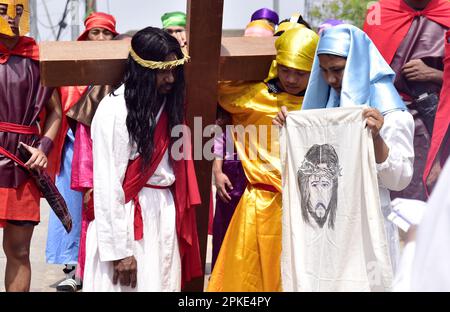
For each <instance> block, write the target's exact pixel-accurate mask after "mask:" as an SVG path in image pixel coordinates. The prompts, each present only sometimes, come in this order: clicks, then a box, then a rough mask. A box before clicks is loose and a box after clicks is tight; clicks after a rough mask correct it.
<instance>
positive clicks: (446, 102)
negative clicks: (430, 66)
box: [423, 31, 450, 193]
mask: <svg viewBox="0 0 450 312" xmlns="http://www.w3.org/2000/svg"><path fill="white" fill-rule="evenodd" d="M446 40H447V41H446V43H445V60H444V66H445V69H444V82H443V85H442V91H441V98H440V102H439V106H438V109H437V112H436V118H435V120H434V128H433V137H432V138H431V146H430V151H429V152H428V158H427V163H426V166H425V172H424V174H423V183H424V184H425V183H426V184H427V185H428V182H434V181H436V177H435V176H434V177H431V176H430V175H431V169H432V167H433V165H434V164H435V162H436V163H438V164H439V166H440V167H441V168H443V167H444V164H445V162H446V160H447V159H448V156H449V155H450V92H449V90H450V31H448V32H447V35H446ZM433 186H434V183H433ZM427 192H428V193H430V189H428V187H427Z"/></svg>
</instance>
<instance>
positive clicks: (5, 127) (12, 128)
mask: <svg viewBox="0 0 450 312" xmlns="http://www.w3.org/2000/svg"><path fill="white" fill-rule="evenodd" d="M0 132H11V133H20V134H29V135H33V134H34V135H39V129H38V127H37V126H24V125H19V124H13V123H9V122H1V121H0ZM0 154H1V155H3V156H5V157H8V158H9V159H11V160H12V161H14V162H16V163H17V164H18V165H19V166H21V167H23V168H24V169H26V170H27V171H28V167H26V166H25V164H24V163H23V162H22V161H21V160H20V159H19V158H18V157H17V156H16V155H14V154H13V153H11V152H10V151H8V150H6V149H4V148H3V147H1V146H0Z"/></svg>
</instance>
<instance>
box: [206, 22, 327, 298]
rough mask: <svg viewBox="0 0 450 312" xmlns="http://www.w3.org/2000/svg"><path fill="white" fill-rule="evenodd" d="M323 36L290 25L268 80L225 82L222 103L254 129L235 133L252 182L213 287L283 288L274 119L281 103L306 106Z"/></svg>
mask: <svg viewBox="0 0 450 312" xmlns="http://www.w3.org/2000/svg"><path fill="white" fill-rule="evenodd" d="M318 40H319V37H318V35H317V34H316V33H315V32H314V31H312V30H310V29H307V28H306V27H301V28H295V29H291V30H288V31H286V32H285V33H283V35H281V36H280V37H279V38H278V39H277V40H276V43H275V47H276V50H277V57H276V60H275V61H273V63H272V66H271V68H270V72H269V76H268V78H267V79H266V80H265V81H264V82H258V83H255V82H251V83H242V82H236V83H230V82H228V83H222V84H221V85H220V90H219V105H220V106H221V107H222V108H224V109H225V110H226V111H228V112H229V113H230V114H231V116H232V122H233V125H234V126H235V129H238V128H242V129H246V130H248V131H247V133H249V134H248V135H245V134H243V131H236V132H237V133H239V134H236V132H235V133H234V141H235V146H236V151H237V153H238V155H239V158H240V160H241V161H242V164H243V167H244V171H245V175H246V177H247V180H248V185H247V188H246V190H245V192H244V194H243V196H242V198H241V200H240V202H239V204H238V206H237V207H236V211H235V213H234V215H233V218H232V220H231V223H230V225H229V227H228V230H227V233H226V235H225V238H224V241H223V244H222V247H221V249H220V252H219V255H218V258H217V262H216V264H215V266H214V270H213V272H212V275H211V279H210V282H209V285H208V291H242V292H245V291H251V292H258V291H271V292H273V291H281V271H280V259H281V207H282V203H281V162H280V158H279V143H278V133H276V131H277V130H278V129H277V128H276V127H275V126H272V119H273V118H274V117H275V116H276V115H277V113H278V112H279V110H280V108H281V107H282V106H286V107H287V109H288V110H299V109H301V105H302V102H303V96H304V94H305V91H306V86H307V84H308V80H309V74H310V72H311V68H312V64H313V60H314V53H315V51H316V47H317V44H318ZM242 129H241V130H242ZM245 137H247V138H248V139H247V140H245V139H243V138H245ZM272 139H273V140H272Z"/></svg>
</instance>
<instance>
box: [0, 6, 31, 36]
mask: <svg viewBox="0 0 450 312" xmlns="http://www.w3.org/2000/svg"><path fill="white" fill-rule="evenodd" d="M0 4H5V5H7V6H8V9H7V12H6V15H8V16H9V17H10V18H12V19H14V18H16V15H17V14H16V13H17V11H16V7H17V6H22V7H23V13H22V16H21V17H20V23H19V31H20V35H21V36H23V35H25V34H27V33H28V32H30V6H29V4H28V0H0ZM0 34H3V35H7V36H10V37H13V36H15V34H14V33H13V31H12V29H11V27H10V26H9V24H8V21H7V20H6V19H5V18H3V17H0Z"/></svg>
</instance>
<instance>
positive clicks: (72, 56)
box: [40, 0, 276, 291]
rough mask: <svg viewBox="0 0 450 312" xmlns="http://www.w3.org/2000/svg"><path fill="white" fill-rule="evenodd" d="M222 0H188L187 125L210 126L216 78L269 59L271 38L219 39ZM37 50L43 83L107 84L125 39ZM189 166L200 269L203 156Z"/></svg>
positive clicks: (207, 170)
mask: <svg viewBox="0 0 450 312" xmlns="http://www.w3.org/2000/svg"><path fill="white" fill-rule="evenodd" d="M223 1H224V0H214V1H211V0H188V6H187V7H188V9H187V12H188V13H187V15H188V23H187V37H188V49H189V55H190V56H191V62H190V63H189V64H188V65H187V67H186V83H187V90H186V91H187V93H186V96H187V103H188V111H187V118H188V125H189V127H190V128H191V129H194V127H193V125H194V123H193V120H194V117H202V123H203V126H207V125H211V124H214V122H215V118H216V104H217V97H218V89H217V82H218V81H224V80H246V81H253V80H255V81H257V80H259V81H260V80H263V79H264V78H266V76H267V73H268V70H269V68H270V64H271V62H272V60H273V59H274V57H275V53H276V51H275V47H274V40H275V39H274V38H243V37H239V38H222V17H223ZM40 50H41V62H40V64H41V80H42V82H43V84H44V85H46V86H52V87H58V86H71V85H108V84H109V85H111V84H115V83H117V82H120V81H121V79H122V77H123V72H124V68H125V61H126V59H127V56H128V51H129V43H127V42H125V41H104V42H89V41H85V42H44V43H42V44H41V46H40ZM207 139H208V138H205V139H203V140H204V141H205V140H207ZM195 167H196V173H197V178H198V183H199V188H200V195H201V198H202V205H201V206H199V207H197V226H198V235H199V242H200V252H201V257H202V263H203V269H204V268H205V262H206V249H207V241H208V219H209V204H210V192H211V173H212V172H211V169H212V168H211V162H210V161H207V160H200V161H195ZM203 283H204V279H203V278H199V279H197V280H194V281H192V282H191V283H190V284H189V285H187V287H186V290H189V291H203V288H204V284H203Z"/></svg>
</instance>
